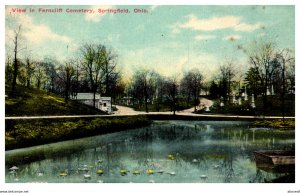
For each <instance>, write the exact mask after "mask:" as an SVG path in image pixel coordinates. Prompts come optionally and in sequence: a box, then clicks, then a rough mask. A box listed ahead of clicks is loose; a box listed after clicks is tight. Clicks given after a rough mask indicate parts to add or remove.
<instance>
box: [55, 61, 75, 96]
mask: <svg viewBox="0 0 300 193" xmlns="http://www.w3.org/2000/svg"><path fill="white" fill-rule="evenodd" d="M58 76H59V78H60V79H61V80H62V81H63V82H64V97H65V101H66V102H68V99H69V98H70V93H71V84H72V81H74V79H75V68H74V67H73V66H72V62H71V61H68V62H66V63H65V64H64V65H62V66H60V68H59V74H58Z"/></svg>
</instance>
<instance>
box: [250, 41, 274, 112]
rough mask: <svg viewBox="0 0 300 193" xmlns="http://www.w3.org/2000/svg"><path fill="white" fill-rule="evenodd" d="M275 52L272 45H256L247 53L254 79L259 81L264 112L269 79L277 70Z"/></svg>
mask: <svg viewBox="0 0 300 193" xmlns="http://www.w3.org/2000/svg"><path fill="white" fill-rule="evenodd" d="M275 56H276V50H275V48H274V45H273V44H272V43H262V44H256V45H255V46H254V48H253V50H251V51H250V52H249V59H250V65H251V67H252V69H253V70H255V72H254V73H255V74H256V77H257V78H258V79H259V83H260V87H261V88H262V90H263V92H262V96H263V106H264V111H266V108H267V91H268V87H269V86H270V81H271V77H272V76H273V74H274V72H275V71H276V69H277V68H278V62H277V61H276V59H275Z"/></svg>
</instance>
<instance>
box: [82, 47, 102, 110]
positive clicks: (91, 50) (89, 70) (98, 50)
mask: <svg viewBox="0 0 300 193" xmlns="http://www.w3.org/2000/svg"><path fill="white" fill-rule="evenodd" d="M104 49H105V46H104V45H101V44H98V45H95V44H87V43H86V44H84V45H83V46H82V47H81V48H80V52H81V54H82V60H81V61H82V66H83V68H84V70H85V72H86V74H87V76H88V78H89V81H90V85H91V90H92V92H93V95H94V97H93V98H94V99H93V106H94V107H96V92H97V90H98V89H99V85H100V81H101V79H102V77H101V70H102V68H103V66H104V65H105V55H104V54H105V51H104Z"/></svg>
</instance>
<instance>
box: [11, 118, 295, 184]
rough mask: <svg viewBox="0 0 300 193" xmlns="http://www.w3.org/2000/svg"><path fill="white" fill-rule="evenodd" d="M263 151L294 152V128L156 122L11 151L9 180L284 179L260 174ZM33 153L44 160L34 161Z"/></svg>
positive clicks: (165, 181)
mask: <svg viewBox="0 0 300 193" xmlns="http://www.w3.org/2000/svg"><path fill="white" fill-rule="evenodd" d="M261 149H263V150H266V149H284V150H294V149H295V134H294V131H288V130H286V131H283V130H275V129H272V128H251V127H249V124H248V123H247V122H236V121H231V122H225V121H156V122H155V123H154V124H153V125H151V126H149V127H144V128H140V129H135V130H130V131H124V132H119V133H113V134H107V135H102V136H95V137H89V138H83V139H78V140H71V141H65V142H60V143H54V144H49V145H43V146H37V147H31V148H24V149H19V150H13V151H8V152H6V182H7V183H10V182H13V183H23V182H34V183H35V182H47V183H53V182H54V183H115V182H116V183H119V182H121V183H130V182H133V183H179V182H188V183H211V182H214V183H220V182H221V183H227V182H233V183H249V182H265V181H267V180H271V179H274V178H276V177H279V175H278V174H272V173H267V172H263V171H262V172H257V170H256V165H255V161H254V155H253V151H255V150H261ZM33 157H39V160H38V161H30V160H32V158H33ZM20 160H23V161H20ZM12 166H17V167H18V169H16V170H11V169H9V168H11V167H12ZM97 172H98V173H97ZM134 173H136V174H134Z"/></svg>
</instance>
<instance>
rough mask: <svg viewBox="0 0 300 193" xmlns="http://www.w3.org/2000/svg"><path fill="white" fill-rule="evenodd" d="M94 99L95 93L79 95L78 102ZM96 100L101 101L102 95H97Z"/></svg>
mask: <svg viewBox="0 0 300 193" xmlns="http://www.w3.org/2000/svg"><path fill="white" fill-rule="evenodd" d="M92 99H94V93H77V100H92ZM95 99H96V100H99V99H100V94H98V93H96V96H95Z"/></svg>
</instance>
